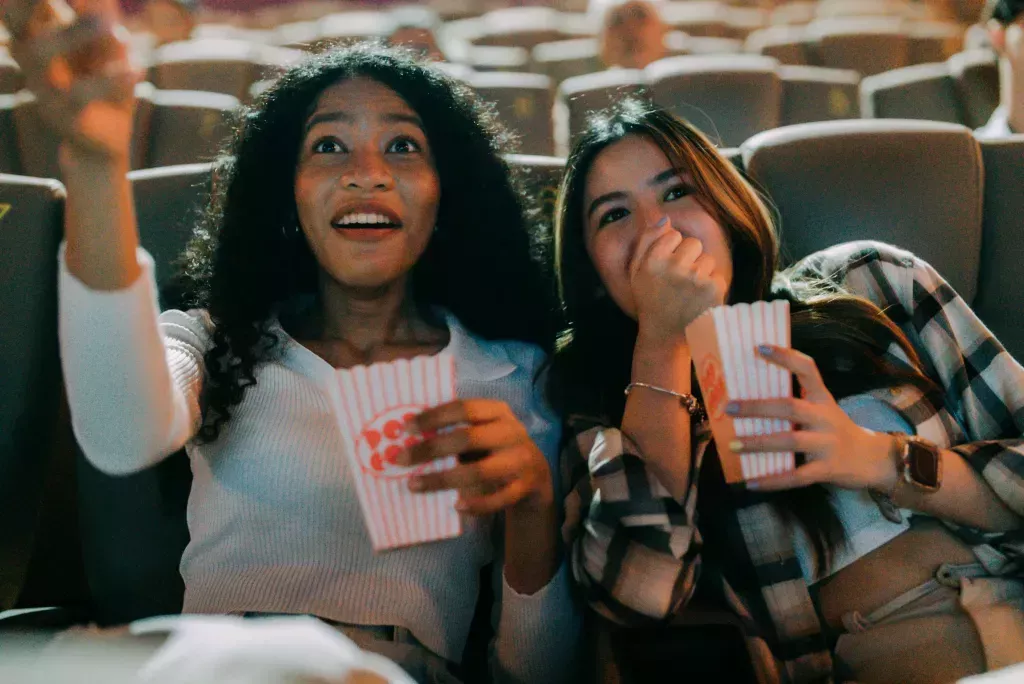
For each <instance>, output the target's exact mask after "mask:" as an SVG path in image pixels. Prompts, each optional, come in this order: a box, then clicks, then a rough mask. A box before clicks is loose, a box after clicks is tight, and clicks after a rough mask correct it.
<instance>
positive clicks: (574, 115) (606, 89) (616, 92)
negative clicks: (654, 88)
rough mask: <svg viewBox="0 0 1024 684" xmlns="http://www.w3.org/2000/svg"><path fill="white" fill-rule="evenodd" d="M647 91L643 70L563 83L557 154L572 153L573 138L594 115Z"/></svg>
mask: <svg viewBox="0 0 1024 684" xmlns="http://www.w3.org/2000/svg"><path fill="white" fill-rule="evenodd" d="M647 92H648V91H647V86H646V77H645V75H644V72H643V71H642V70H640V69H609V70H607V71H599V72H597V73H594V74H586V75H584V76H576V77H574V78H570V79H566V80H565V81H563V82H562V84H561V85H560V86H559V87H558V99H557V101H556V103H555V113H554V122H555V149H556V151H557V153H558V154H568V149H569V145H570V144H571V141H572V137H573V136H575V135H576V134H577V133H578V132H579V131H581V130H583V128H584V126H585V125H586V120H587V115H588V114H589V113H590V112H592V111H595V110H602V109H606V108H607V107H608V106H609V105H610V104H612V103H613V102H617V101H619V100H621V99H622V98H623V97H627V96H631V95H632V96H636V95H641V96H643V95H646V94H647Z"/></svg>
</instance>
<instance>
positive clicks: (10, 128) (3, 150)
mask: <svg viewBox="0 0 1024 684" xmlns="http://www.w3.org/2000/svg"><path fill="white" fill-rule="evenodd" d="M17 104H18V96H16V95H0V173H8V174H17V173H20V172H21V160H20V159H19V157H18V141H17V136H18V134H17V132H16V129H15V126H14V108H15V107H16V106H17Z"/></svg>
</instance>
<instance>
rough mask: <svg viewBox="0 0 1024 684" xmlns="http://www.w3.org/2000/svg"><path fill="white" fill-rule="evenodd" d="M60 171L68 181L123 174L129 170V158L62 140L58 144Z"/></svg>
mask: <svg viewBox="0 0 1024 684" xmlns="http://www.w3.org/2000/svg"><path fill="white" fill-rule="evenodd" d="M58 159H59V162H60V167H61V171H62V172H63V173H64V176H65V178H66V179H67V180H69V181H72V182H73V181H75V180H89V179H90V178H96V177H97V176H99V177H109V176H111V175H113V176H117V175H124V174H127V173H128V172H129V171H131V159H130V158H129V156H128V155H124V154H103V153H100V152H96V151H93V150H88V149H85V148H83V147H81V146H79V145H75V144H72V143H68V142H64V143H61V146H60V154H59V157H58Z"/></svg>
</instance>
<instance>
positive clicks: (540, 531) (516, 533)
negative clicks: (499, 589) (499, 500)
mask: <svg viewBox="0 0 1024 684" xmlns="http://www.w3.org/2000/svg"><path fill="white" fill-rule="evenodd" d="M558 525H559V515H558V509H557V508H556V506H555V504H554V501H551V502H550V503H547V504H545V505H543V506H538V507H536V508H531V509H529V510H517V509H510V510H509V511H507V512H506V514H505V579H506V581H507V582H508V584H509V586H510V587H511V588H512V589H514V590H515V591H516V593H519V594H527V595H528V594H534V593H536V592H537V591H539V590H540V589H542V588H544V587H545V586H546V585H547V584H548V582H550V581H551V578H552V577H553V576H554V574H555V571H556V570H557V569H558V566H559V564H560V563H561V560H562V558H561V552H560V548H561V542H560V539H559V532H558Z"/></svg>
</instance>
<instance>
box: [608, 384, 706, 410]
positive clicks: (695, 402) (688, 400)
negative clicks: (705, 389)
mask: <svg viewBox="0 0 1024 684" xmlns="http://www.w3.org/2000/svg"><path fill="white" fill-rule="evenodd" d="M634 387H641V388H643V389H649V390H651V391H652V392H658V393H660V394H667V395H668V396H670V397H675V398H676V399H678V400H679V403H680V404H682V406H683V408H685V409H686V411H687V412H688V413H689V414H690V415H691V416H701V417H703V416H705V415H706V413H705V411H704V407H703V406H702V405H701V403H700V400H699V399H698V398H697V397H695V396H693V395H692V394H683V393H681V392H676V391H674V390H670V389H667V388H665V387H658V386H657V385H649V384H647V383H646V382H631V383H629V384H628V385H626V391H625V392H624V394H625V395H626V396H627V397H628V396H629V393H630V392H632V391H633V388H634Z"/></svg>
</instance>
